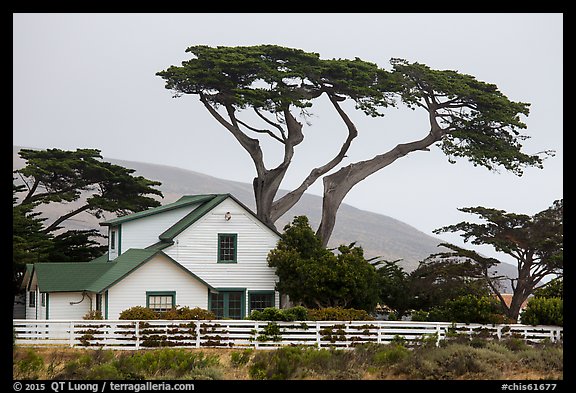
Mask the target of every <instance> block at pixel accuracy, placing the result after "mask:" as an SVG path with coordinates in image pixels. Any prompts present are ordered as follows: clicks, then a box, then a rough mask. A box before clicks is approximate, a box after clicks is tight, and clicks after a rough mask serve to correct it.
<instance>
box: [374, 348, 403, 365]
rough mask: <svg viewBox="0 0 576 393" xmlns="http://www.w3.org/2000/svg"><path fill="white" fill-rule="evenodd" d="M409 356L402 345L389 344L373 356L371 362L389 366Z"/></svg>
mask: <svg viewBox="0 0 576 393" xmlns="http://www.w3.org/2000/svg"><path fill="white" fill-rule="evenodd" d="M408 356H410V350H409V349H408V348H406V347H404V346H403V345H399V344H389V345H385V346H383V347H382V349H380V350H379V351H377V352H376V353H375V354H374V358H373V361H374V363H376V364H377V365H389V364H394V363H398V362H399V361H401V360H403V359H405V358H406V357H408Z"/></svg>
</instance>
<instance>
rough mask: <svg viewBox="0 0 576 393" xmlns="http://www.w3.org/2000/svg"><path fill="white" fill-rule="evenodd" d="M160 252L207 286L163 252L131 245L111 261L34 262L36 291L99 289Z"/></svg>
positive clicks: (96, 290) (99, 290) (114, 281)
mask: <svg viewBox="0 0 576 393" xmlns="http://www.w3.org/2000/svg"><path fill="white" fill-rule="evenodd" d="M158 254H161V255H164V256H165V257H166V258H168V259H169V260H170V261H171V262H173V263H175V264H176V265H177V266H178V267H180V268H181V269H182V270H183V271H184V272H186V273H187V274H189V275H191V276H192V277H194V278H195V279H196V280H198V281H200V282H201V283H203V284H204V285H206V286H207V287H208V288H210V289H212V290H215V289H214V288H213V287H212V286H211V285H210V284H208V283H207V282H206V281H204V280H202V279H201V278H200V277H198V276H196V275H195V274H194V273H192V272H191V271H189V270H188V269H186V268H185V267H184V266H182V265H181V264H179V263H178V262H176V261H175V260H174V259H172V258H171V257H170V256H168V255H166V254H165V253H164V252H162V251H159V250H155V249H149V250H148V249H137V248H131V249H129V250H127V251H126V252H124V253H122V254H121V255H120V256H119V257H118V258H116V259H115V260H114V261H112V262H107V263H86V262H84V263H83V262H63V263H36V264H35V265H34V269H35V271H36V274H37V277H38V287H39V289H40V292H79V291H90V292H96V293H99V292H102V291H104V290H105V289H107V288H110V287H111V286H113V285H114V284H116V283H117V282H119V281H121V280H122V279H123V278H124V277H126V276H128V275H129V274H130V273H132V272H133V271H134V270H136V269H137V268H138V267H140V266H142V265H143V264H145V263H146V262H148V261H149V260H150V259H152V258H153V257H154V256H156V255H158Z"/></svg>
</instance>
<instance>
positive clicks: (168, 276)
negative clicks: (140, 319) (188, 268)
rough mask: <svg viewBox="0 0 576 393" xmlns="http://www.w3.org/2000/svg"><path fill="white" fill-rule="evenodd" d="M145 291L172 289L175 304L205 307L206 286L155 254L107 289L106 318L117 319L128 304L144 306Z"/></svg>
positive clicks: (166, 290)
mask: <svg viewBox="0 0 576 393" xmlns="http://www.w3.org/2000/svg"><path fill="white" fill-rule="evenodd" d="M148 291H158V292H160V291H162V292H164V291H165V292H176V305H177V306H180V307H184V306H188V307H190V308H194V307H200V308H203V309H207V308H208V287H206V285H204V284H203V283H201V282H200V281H198V280H196V279H195V278H194V277H193V276H191V275H189V274H187V273H186V272H185V271H184V270H183V269H182V268H180V267H178V266H177V265H176V264H175V263H174V262H172V261H170V260H169V259H168V258H166V257H165V256H163V255H161V254H159V255H156V256H155V257H154V258H152V259H151V260H149V261H148V262H146V263H145V264H144V265H142V266H140V267H139V268H138V269H136V270H135V271H134V272H132V273H131V274H130V275H129V276H127V277H125V278H124V279H123V280H122V281H120V282H119V283H117V284H116V285H114V286H113V287H111V288H110V289H109V290H108V319H118V318H119V316H120V313H121V312H122V311H124V310H126V309H127V308H130V307H134V306H142V307H146V292H148ZM103 308H104V307H103Z"/></svg>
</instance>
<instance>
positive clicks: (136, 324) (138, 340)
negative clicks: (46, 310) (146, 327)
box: [134, 321, 140, 350]
mask: <svg viewBox="0 0 576 393" xmlns="http://www.w3.org/2000/svg"><path fill="white" fill-rule="evenodd" d="M134 323H135V326H134V333H135V334H136V350H138V349H140V321H135V322H134Z"/></svg>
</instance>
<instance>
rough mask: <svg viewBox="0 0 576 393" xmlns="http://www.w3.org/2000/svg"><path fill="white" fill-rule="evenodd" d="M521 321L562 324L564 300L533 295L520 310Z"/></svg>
mask: <svg viewBox="0 0 576 393" xmlns="http://www.w3.org/2000/svg"><path fill="white" fill-rule="evenodd" d="M521 317H522V323H524V324H526V325H557V326H564V300H563V299H561V298H558V297H550V298H545V297H534V298H532V299H530V300H529V301H528V304H527V305H526V309H525V310H524V311H523V312H522V315H521Z"/></svg>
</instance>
